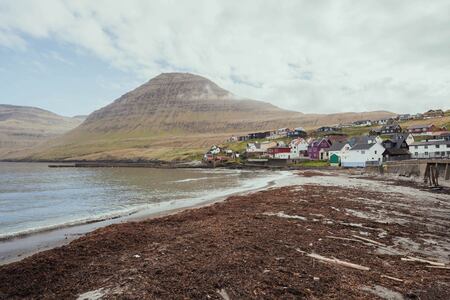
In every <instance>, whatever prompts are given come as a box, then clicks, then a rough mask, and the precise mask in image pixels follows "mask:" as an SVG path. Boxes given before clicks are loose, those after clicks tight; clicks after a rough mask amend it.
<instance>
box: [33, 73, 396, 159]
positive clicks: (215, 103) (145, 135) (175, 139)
mask: <svg viewBox="0 0 450 300" xmlns="http://www.w3.org/2000/svg"><path fill="white" fill-rule="evenodd" d="M387 115H391V113H387V112H375V113H362V114H355V113H346V114H335V115H305V114H303V113H300V112H293V111H287V110H283V109H281V108H278V107H276V106H274V105H272V104H269V103H266V102H262V101H255V100H249V99H242V98H239V97H237V96H235V95H233V94H232V93H230V92H228V91H226V90H224V89H222V88H220V87H219V86H218V85H216V84H215V83H214V82H212V81H210V80H208V79H206V78H204V77H201V76H198V75H193V74H188V73H164V74H160V75H158V76H157V77H155V78H153V79H151V80H150V81H148V82H147V83H145V84H143V85H141V86H140V87H138V88H136V89H135V90H133V91H131V92H129V93H127V94H125V95H123V96H121V97H120V98H118V99H117V100H115V101H114V102H113V103H111V104H109V105H107V106H105V107H103V108H101V109H99V110H97V111H95V112H93V113H92V114H90V115H89V116H88V117H87V119H86V120H85V121H84V122H83V123H82V124H81V125H80V126H79V127H77V128H76V129H74V130H72V131H71V132H69V133H67V134H65V135H64V136H63V137H61V138H58V139H56V140H54V141H53V142H52V143H49V144H48V145H46V146H45V147H41V148H40V149H38V150H36V151H34V152H33V153H31V154H29V156H28V157H29V158H32V159H57V160H61V159H87V160H95V159H112V160H114V159H128V158H165V159H172V158H182V157H183V155H185V154H186V153H189V152H192V151H191V150H199V151H203V149H204V148H205V147H208V146H210V144H211V143H217V142H221V141H224V140H225V139H226V138H227V137H229V136H230V135H232V134H239V133H246V132H250V131H256V130H269V129H276V128H280V127H297V126H306V127H310V128H312V127H315V126H320V125H325V124H333V123H338V122H347V121H352V120H356V119H360V118H373V117H384V116H387ZM188 150H189V151H188ZM180 152H182V153H180ZM167 153H173V155H172V156H170V157H168V156H167Z"/></svg>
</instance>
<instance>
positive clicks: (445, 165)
mask: <svg viewBox="0 0 450 300" xmlns="http://www.w3.org/2000/svg"><path fill="white" fill-rule="evenodd" d="M430 167H432V168H435V169H436V170H437V175H438V176H437V177H438V180H439V184H440V185H443V186H449V187H450V159H440V160H427V159H425V160H417V159H416V160H403V161H390V162H385V163H384V166H383V169H382V172H383V173H385V174H391V175H398V176H405V177H411V178H414V179H416V180H418V181H421V182H423V181H424V178H425V177H426V176H428V174H427V168H430Z"/></svg>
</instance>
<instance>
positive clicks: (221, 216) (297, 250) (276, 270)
mask: <svg viewBox="0 0 450 300" xmlns="http://www.w3.org/2000/svg"><path fill="white" fill-rule="evenodd" d="M282 185H283V184H282ZM284 185H285V186H276V187H272V188H269V189H267V190H264V191H259V192H255V193H251V194H246V195H235V196H231V197H229V198H228V199H226V200H225V201H222V202H218V203H214V204H212V205H209V206H206V207H200V208H196V209H189V210H185V211H181V212H178V213H176V214H172V215H168V216H163V217H159V218H152V219H148V220H142V221H133V222H126V223H121V224H113V225H110V226H107V227H104V228H100V229H97V230H95V231H93V232H90V233H88V234H86V235H85V236H83V237H81V238H78V239H76V240H74V241H72V242H71V243H70V244H68V245H64V246H62V247H59V248H54V249H51V250H47V251H43V252H40V253H37V254H35V255H33V256H31V257H27V258H25V259H23V260H21V261H18V262H14V263H11V264H8V265H4V266H0V298H1V299H21V298H28V299H35V298H40V299H76V298H79V299H116V298H127V299H330V298H331V299H380V298H384V299H448V296H449V295H450V233H449V228H450V195H448V194H446V193H435V192H432V191H428V190H424V189H421V188H417V187H413V185H411V184H408V183H405V182H393V181H389V182H388V181H385V180H380V179H376V180H374V179H373V178H360V177H356V176H349V175H347V174H343V173H340V174H335V173H332V172H311V171H309V172H308V171H306V172H299V174H298V176H297V178H292V179H289V182H286V183H285V184H284ZM414 186H415V185H414Z"/></svg>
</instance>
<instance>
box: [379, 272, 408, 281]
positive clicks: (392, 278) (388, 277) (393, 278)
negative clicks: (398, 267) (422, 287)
mask: <svg viewBox="0 0 450 300" xmlns="http://www.w3.org/2000/svg"><path fill="white" fill-rule="evenodd" d="M381 277H384V278H387V279H391V280H394V281H398V282H403V281H404V280H403V279H400V278H396V277H392V276H389V275H383V274H382V275H381Z"/></svg>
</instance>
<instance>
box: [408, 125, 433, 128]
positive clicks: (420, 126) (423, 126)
mask: <svg viewBox="0 0 450 300" xmlns="http://www.w3.org/2000/svg"><path fill="white" fill-rule="evenodd" d="M430 127H433V124H428V125H423V124H422V125H411V126H409V127H408V129H421V128H430Z"/></svg>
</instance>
